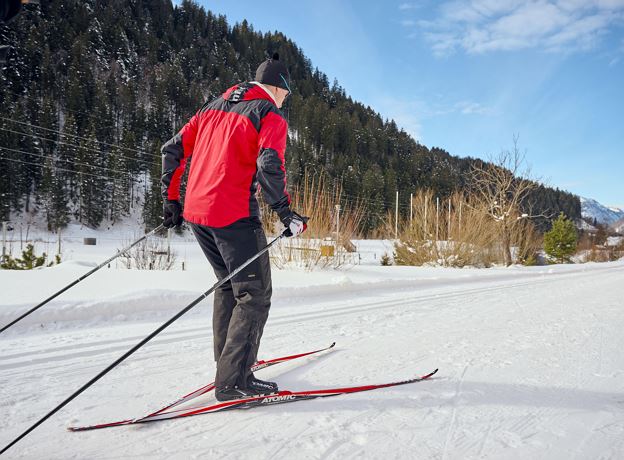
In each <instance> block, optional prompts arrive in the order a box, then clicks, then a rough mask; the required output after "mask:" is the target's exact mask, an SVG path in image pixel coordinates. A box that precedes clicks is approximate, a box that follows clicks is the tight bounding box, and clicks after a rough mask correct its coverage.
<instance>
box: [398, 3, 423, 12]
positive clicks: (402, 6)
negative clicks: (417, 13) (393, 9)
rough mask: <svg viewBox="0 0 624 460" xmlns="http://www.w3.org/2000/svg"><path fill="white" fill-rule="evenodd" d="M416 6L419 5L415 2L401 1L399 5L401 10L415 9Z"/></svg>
mask: <svg viewBox="0 0 624 460" xmlns="http://www.w3.org/2000/svg"><path fill="white" fill-rule="evenodd" d="M416 8H418V6H417V5H415V4H413V3H401V4H400V5H399V10H401V11H406V10H414V9H416Z"/></svg>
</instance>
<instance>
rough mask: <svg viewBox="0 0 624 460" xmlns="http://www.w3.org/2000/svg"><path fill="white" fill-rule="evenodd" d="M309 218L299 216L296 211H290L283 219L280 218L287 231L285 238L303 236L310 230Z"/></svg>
mask: <svg viewBox="0 0 624 460" xmlns="http://www.w3.org/2000/svg"><path fill="white" fill-rule="evenodd" d="M308 219H309V218H308V217H305V216H301V215H299V214H297V213H296V212H295V211H290V210H289V212H288V214H285V215H284V216H283V217H282V216H280V220H281V221H282V224H284V227H286V230H285V231H284V236H287V237H289V238H290V237H293V236H297V235H300V234H302V233H303V232H305V231H306V229H307V228H308V225H307V222H308Z"/></svg>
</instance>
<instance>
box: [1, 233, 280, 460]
mask: <svg viewBox="0 0 624 460" xmlns="http://www.w3.org/2000/svg"><path fill="white" fill-rule="evenodd" d="M286 232H288V229H286V230H285V231H284V233H282V234H281V235H279V236H278V237H276V238H275V239H274V240H273V241H271V242H270V243H269V244H267V245H266V246H265V247H264V248H263V249H261V250H260V251H259V252H257V253H256V254H255V255H253V256H252V257H250V258H249V259H247V260H246V261H245V262H243V263H242V264H241V265H240V266H239V267H238V268H237V269H236V270H234V271H233V272H232V273H230V274H229V275H228V276H226V277H225V278H223V279H222V280H221V281H219V282H217V283H216V284H215V285H214V286H212V287H211V288H210V289H208V290H207V291H206V292H204V293H203V294H202V295H201V296H199V297H198V298H197V299H195V300H194V301H192V302H191V303H190V304H188V305H187V306H186V307H184V308H183V309H182V310H180V311H179V312H178V313H176V314H175V316H173V317H172V318H171V319H169V320H168V321H167V322H166V323H164V324H163V325H162V326H160V327H159V328H158V329H156V330H155V331H154V332H152V333H151V334H150V335H148V336H147V337H145V338H144V339H143V340H141V341H140V342H139V343H137V344H136V345H135V346H134V347H132V348H131V349H130V350H128V351H127V352H126V353H124V355H123V356H121V357H120V358H118V359H117V361H115V362H114V363H112V364H111V365H110V366H108V367H107V368H106V369H104V370H103V371H102V372H100V373H99V374H98V375H96V376H95V377H93V378H92V379H91V380H89V381H88V382H87V383H86V384H85V385H83V386H82V387H81V388H80V389H79V390H77V391H76V392H75V393H74V394H72V395H71V396H70V397H69V398H67V399H66V400H65V401H63V402H62V403H60V404H59V405H58V406H56V407H55V408H54V409H52V410H51V411H50V412H48V413H47V414H46V415H45V416H44V417H43V418H42V419H41V420H39V421H38V422H37V423H35V424H34V425H33V426H31V427H30V428H28V429H27V430H26V431H24V432H23V433H22V434H21V435H19V436H18V437H17V438H15V439H14V440H13V441H11V443H10V444H8V445H7V446H6V447H4V448H3V449H2V450H1V451H0V455H1V454H3V453H4V452H6V451H7V450H9V449H10V448H11V446H13V445H14V444H15V443H17V442H18V441H19V440H20V439H22V438H23V437H25V436H26V435H27V434H28V433H30V432H31V431H32V430H34V429H35V428H37V427H38V426H39V425H41V424H42V423H43V422H45V421H46V420H47V419H48V418H50V417H51V416H52V415H54V414H56V413H57V412H58V411H59V410H61V409H62V408H63V407H64V406H65V405H66V404H67V403H69V402H70V401H71V400H72V399H74V398H75V397H76V396H78V395H79V394H80V393H82V392H83V391H85V390H86V389H87V388H89V387H90V386H91V385H93V384H94V383H95V382H97V381H98V380H100V379H101V378H102V377H104V376H105V375H106V374H108V372H110V371H111V370H112V369H113V368H115V367H116V366H117V365H119V364H120V363H121V362H122V361H124V360H125V359H126V358H128V357H129V356H130V355H132V354H133V353H134V352H135V351H137V350H138V349H139V348H141V347H142V346H143V345H145V344H146V343H147V342H149V341H150V340H152V339H153V338H154V337H156V336H157V335H158V334H160V333H161V332H162V331H164V330H165V329H166V328H167V327H169V326H171V324H173V323H174V322H175V321H176V320H177V319H178V318H180V317H181V316H182V315H184V314H185V313H186V312H188V311H189V310H190V309H191V308H193V307H194V306H195V305H197V304H198V303H199V302H201V301H202V300H204V299H205V298H206V297H208V296H209V295H210V294H212V293H213V292H214V291H215V290H216V289H217V288H219V287H220V286H221V285H223V284H225V283H227V282H228V281H229V280H231V279H232V278H234V277H235V276H236V275H237V274H238V273H240V272H241V271H242V270H243V269H244V268H245V267H247V265H249V264H250V263H252V262H253V261H254V260H256V259H257V258H258V257H260V256H261V255H262V254H264V253H265V252H267V251H268V250H269V249H270V248H271V246H273V245H274V244H275V243H276V242H277V241H279V240H280V239H281V238H282V237H284V236H286Z"/></svg>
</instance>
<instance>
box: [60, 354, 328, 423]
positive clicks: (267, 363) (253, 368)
mask: <svg viewBox="0 0 624 460" xmlns="http://www.w3.org/2000/svg"><path fill="white" fill-rule="evenodd" d="M335 345H336V342H333V343H332V344H331V345H330V346H328V347H326V348H321V349H319V350H314V351H308V352H306V353H299V354H297V355H290V356H283V357H281V358H274V359H269V360H267V361H264V360H261V361H258V362H256V363H255V364H254V365H253V366H251V371H252V372H256V371H259V370H260V369H264V368H266V367H271V366H274V365H276V364H281V363H285V362H287V361H292V360H294V359H298V358H304V357H306V356H310V355H314V354H317V353H321V352H323V351H327V350H330V349H332V348H334V346H335ZM214 387H215V386H214V382H212V383H209V384H208V385H205V386H203V387H201V388H198V389H197V390H195V391H193V392H192V393H189V394H187V395H185V396H182V397H181V398H179V399H177V400H176V401H174V402H172V403H171V404H168V405H166V406H165V407H163V408H161V409H158V410H157V411H156V412H152V413H150V414H148V415H145V416H143V417H139V418H131V419H126V420H119V421H116V422H110V423H104V424H101V425H94V426H93V427H88V429H97V428H109V427H113V426H122V425H132V424H134V423H140V422H141V421H144V420H146V419H148V418H150V417H154V416H156V415H158V414H161V413H163V412H165V411H167V410H169V409H172V408H174V407H176V406H179V405H180V404H183V403H186V402H188V401H190V400H192V399H195V398H197V397H199V396H201V395H203V394H206V393H208V392H210V391H212V390H214ZM69 430H71V431H80V430H77V429H73V428H69Z"/></svg>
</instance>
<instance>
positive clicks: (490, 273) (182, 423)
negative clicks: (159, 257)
mask: <svg viewBox="0 0 624 460" xmlns="http://www.w3.org/2000/svg"><path fill="white" fill-rule="evenodd" d="M100 236H101V235H100ZM68 238H70V239H68V240H67V241H64V242H63V244H64V247H65V252H66V254H65V259H66V260H68V261H67V262H64V263H63V264H61V265H60V266H58V267H53V268H48V269H43V270H36V271H31V272H8V271H0V293H1V297H0V324H5V323H7V322H9V321H10V320H11V319H12V318H14V317H15V316H16V315H17V314H19V312H21V311H25V310H26V309H28V308H30V307H32V306H33V305H34V304H36V303H37V302H39V301H41V300H42V299H44V298H45V297H46V296H48V295H50V294H51V293H53V292H54V291H55V290H57V289H59V288H60V287H62V286H63V285H65V284H66V283H68V282H70V281H72V280H73V279H75V278H76V277H78V276H80V275H81V274H82V273H84V272H86V271H88V270H89V267H91V266H93V265H94V264H95V263H97V262H99V261H102V260H104V259H106V258H107V256H108V255H110V254H112V253H114V251H115V249H116V248H119V247H122V246H123V242H122V241H121V240H122V238H117V239H115V238H110V240H104V239H102V240H101V243H103V244H99V245H98V246H96V247H86V246H81V245H79V244H78V243H79V242H78V240H76V239H74V240H72V239H71V235H69V236H68ZM129 239H130V238H129V237H128V240H129ZM174 247H175V248H176V250H177V252H178V256H179V259H184V260H185V261H186V267H187V270H186V271H181V270H175V271H168V272H141V271H135V270H124V269H122V268H121V267H119V268H115V264H113V266H112V267H111V268H110V269H109V268H104V269H102V270H100V271H99V272H97V273H96V274H95V275H93V276H91V277H90V278H88V279H86V280H85V281H83V282H82V283H81V284H79V285H78V286H77V287H76V288H74V289H72V290H71V291H69V292H67V293H66V294H64V295H63V296H62V297H60V298H59V299H57V300H55V301H53V302H52V303H51V304H50V305H48V306H46V307H44V308H42V309H41V310H40V311H38V312H37V313H35V314H33V315H31V317H29V318H28V319H27V320H24V322H23V323H20V324H19V325H16V326H15V327H14V328H12V329H11V330H10V331H7V332H6V333H4V334H2V335H0V408H1V414H2V417H0V445H2V446H4V445H6V444H7V443H8V442H10V441H11V440H12V439H13V438H15V437H16V436H18V435H19V434H20V433H21V432H22V431H24V430H25V429H26V428H28V427H29V426H30V425H31V424H32V423H34V422H35V421H36V420H38V419H39V418H40V417H41V416H42V415H44V414H45V413H47V412H48V411H49V410H51V409H52V408H53V407H54V406H56V405H57V404H58V403H59V402H61V401H62V400H63V399H64V398H66V397H67V396H68V395H69V394H71V393H72V392H73V391H74V390H76V389H78V388H79V387H80V386H81V385H83V384H84V383H86V382H87V381H88V380H89V379H90V378H92V377H93V376H95V375H96V374H97V373H98V372H99V371H100V370H102V369H103V368H105V367H106V366H107V365H108V364H110V363H111V362H113V361H114V360H115V359H116V358H117V357H119V356H120V355H121V354H123V352H124V351H126V350H127V349H128V348H130V347H131V346H132V345H134V344H135V343H137V342H138V341H139V340H140V339H142V338H143V337H144V336H146V335H147V334H149V333H150V332H151V331H152V330H154V329H155V328H156V327H158V325H160V324H161V323H162V322H164V321H165V320H166V319H168V318H169V317H170V316H172V315H173V314H174V313H175V312H177V311H178V310H179V309H181V308H182V307H183V306H185V305H186V304H188V303H189V302H190V301H191V300H193V299H194V298H195V297H197V296H198V295H199V294H201V293H202V292H204V291H206V290H207V289H208V288H209V287H210V286H211V285H212V284H213V283H214V281H215V278H214V275H213V274H212V271H211V269H210V268H209V265H208V263H207V262H206V261H205V260H204V259H203V256H202V255H201V254H200V253H199V251H198V249H197V248H196V245H195V244H194V243H193V242H192V241H191V240H190V239H188V238H187V239H181V238H177V239H176V240H175V242H174ZM360 247H361V249H362V252H363V255H364V257H363V264H362V265H358V266H354V267H347V268H346V269H341V270H332V269H328V270H323V271H317V272H312V273H309V272H305V271H303V270H299V269H288V270H281V271H278V270H275V271H274V292H275V295H274V303H273V306H272V313H271V316H270V318H269V322H268V323H267V326H266V329H265V334H264V338H263V342H262V346H261V350H260V355H261V356H260V357H261V358H264V359H268V358H272V357H276V356H282V355H285V354H292V353H298V352H305V351H308V350H311V349H315V348H320V347H323V346H327V345H329V344H330V343H331V342H333V341H336V342H337V345H336V348H335V349H334V350H333V351H330V352H327V353H325V354H323V355H319V356H317V357H314V358H309V359H303V360H300V361H297V362H294V363H291V364H285V365H280V366H275V367H272V368H270V369H266V370H263V371H260V372H259V373H258V376H259V377H264V378H267V379H275V380H276V381H278V383H279V384H280V385H281V387H282V388H285V389H292V390H305V389H317V388H322V387H336V386H348V385H363V384H366V383H382V382H386V381H392V380H398V379H404V378H408V377H412V376H416V375H420V374H423V373H427V372H429V371H431V370H433V369H435V368H437V367H439V368H440V371H439V372H438V374H437V375H436V376H435V377H434V378H432V379H431V380H429V381H425V382H421V383H417V384H414V385H406V386H401V387H395V388H390V389H385V390H378V391H374V392H368V393H359V394H354V395H347V396H339V397H336V398H329V399H323V400H313V401H303V402H299V403H295V404H287V405H283V406H280V405H276V406H271V407H264V408H258V409H253V410H249V411H232V412H223V413H218V414H208V415H200V416H197V417H191V418H187V419H181V420H174V421H165V422H161V423H153V424H146V425H138V426H132V427H119V428H111V429H107V430H100V431H92V432H84V433H71V432H68V431H66V427H67V426H69V425H82V424H93V423H98V422H104V421H112V420H117V419H120V418H128V417H134V416H141V415H144V414H145V413H147V412H150V410H154V409H157V408H159V407H160V406H162V405H164V404H165V403H167V402H170V401H172V400H173V399H175V398H177V397H178V396H181V395H182V394H186V393H188V392H190V391H191V390H194V389H196V388H198V387H200V386H202V385H204V384H206V383H208V382H210V381H212V380H213V375H214V370H215V365H214V362H213V360H212V343H211V342H212V334H211V326H210V318H211V309H212V306H211V303H212V299H211V298H209V299H208V300H206V301H204V302H203V303H202V304H200V305H198V306H197V307H196V308H195V309H194V310H193V311H192V312H190V313H189V314H188V316H185V317H183V318H182V319H181V320H180V321H178V322H177V323H175V324H174V325H173V326H171V327H170V328H169V329H167V330H166V331H165V332H164V333H162V334H161V335H160V336H158V337H157V338H156V339H154V340H153V341H152V342H150V343H149V344H147V345H146V346H145V347H144V348H143V349H141V350H140V351H139V352H137V353H136V354H135V355H133V356H132V357H131V358H129V359H128V360H127V361H126V362H124V363H123V364H122V365H120V366H119V367H118V368H117V369H115V370H113V371H112V372H111V373H109V374H108V375H107V376H106V377H104V378H103V379H102V380H100V381H99V382H98V383H96V384H95V385H94V386H92V387H91V388H90V389H88V390H87V391H86V392H85V393H83V394H82V395H80V396H79V397H78V398H77V399H75V400H74V401H73V402H71V403H70V404H69V405H68V406H67V407H65V408H64V409H63V410H61V411H60V412H59V413H58V414H56V415H55V416H53V417H52V418H51V419H49V420H48V421H46V422H45V423H44V424H43V425H41V426H40V427H39V428H37V429H36V430H35V431H33V433H31V434H30V435H29V436H27V437H26V438H25V439H23V440H22V441H20V442H19V443H18V444H17V445H15V446H14V447H13V448H12V449H11V450H10V451H8V452H7V453H6V454H5V457H6V458H32V459H68V458H76V459H87V458H88V459H117V458H163V459H164V458H167V459H169V458H179V459H188V458H223V459H238V458H254V459H262V458H286V459H299V458H304V459H305V458H332V459H343V458H379V459H392V458H400V459H405V458H410V459H411V458H417V459H421V458H422V459H468V458H491V459H526V458H540V459H541V458H546V459H570V458H577V459H619V458H624V353H623V352H622V350H624V334H623V333H622V331H624V262H623V261H620V262H613V263H605V264H584V265H566V266H563V265H560V266H550V267H510V268H497V269H489V270H476V269H442V268H411V267H381V266H380V265H379V264H378V260H379V257H380V256H381V254H383V252H386V251H388V250H389V249H390V248H391V246H390V244H389V243H388V242H362V243H361V244H360ZM211 401H214V400H213V399H212V398H211V397H203V398H201V399H200V400H198V401H196V402H194V403H191V405H197V404H207V403H210V402H211Z"/></svg>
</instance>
